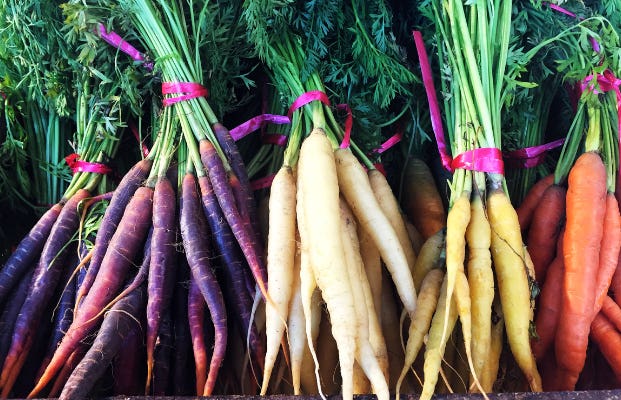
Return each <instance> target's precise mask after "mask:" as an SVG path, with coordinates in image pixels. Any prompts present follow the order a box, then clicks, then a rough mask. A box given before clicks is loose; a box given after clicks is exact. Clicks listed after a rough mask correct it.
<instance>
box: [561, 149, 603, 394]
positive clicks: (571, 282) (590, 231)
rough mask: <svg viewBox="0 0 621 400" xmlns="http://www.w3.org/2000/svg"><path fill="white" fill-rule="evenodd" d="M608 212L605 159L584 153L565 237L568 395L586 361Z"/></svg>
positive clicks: (574, 177) (573, 181)
mask: <svg viewBox="0 0 621 400" xmlns="http://www.w3.org/2000/svg"><path fill="white" fill-rule="evenodd" d="M605 211H606V167H605V166H604V163H603V161H602V159H601V157H600V156H599V154H597V153H594V152H586V153H583V154H581V155H580V157H578V159H577V160H576V162H575V164H574V165H573V167H572V168H571V170H570V172H569V178H568V189H567V224H566V227H565V235H564V237H563V256H564V262H565V278H564V286H563V292H562V306H561V316H560V317H559V324H558V330H557V336H556V338H557V339H556V343H555V349H556V359H557V362H558V365H559V369H560V371H561V373H562V376H563V379H562V381H563V387H562V388H561V389H564V390H573V389H574V386H575V384H576V381H577V380H578V376H579V374H580V371H582V368H583V366H584V361H585V359H586V349H587V345H588V340H589V327H590V325H591V321H592V319H593V305H594V304H595V290H596V286H597V285H596V280H597V270H598V268H599V264H600V263H599V256H600V248H601V241H602V234H603V227H604V214H605Z"/></svg>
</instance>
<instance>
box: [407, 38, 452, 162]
mask: <svg viewBox="0 0 621 400" xmlns="http://www.w3.org/2000/svg"><path fill="white" fill-rule="evenodd" d="M412 35H413V36H414V44H415V45H416V52H417V53H418V60H419V63H420V70H421V75H422V78H423V86H424V87H425V92H426V93H427V101H428V103H429V115H430V117H431V128H432V130H433V134H434V136H435V139H436V143H437V145H438V152H439V153H440V159H441V161H442V166H444V168H445V169H446V170H447V171H449V172H452V171H453V167H452V166H451V164H452V162H453V160H452V158H451V156H450V155H449V153H448V151H447V146H446V140H445V139H444V128H443V126H442V115H441V113H440V106H439V103H438V97H437V95H436V88H435V85H434V83H433V74H432V72H431V64H429V57H428V56H427V50H426V49H425V43H424V41H423V35H422V34H421V32H420V31H413V32H412Z"/></svg>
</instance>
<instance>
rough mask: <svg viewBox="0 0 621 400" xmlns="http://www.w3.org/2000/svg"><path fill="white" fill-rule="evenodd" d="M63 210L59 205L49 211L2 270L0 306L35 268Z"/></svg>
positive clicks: (0, 276) (61, 205) (0, 270)
mask: <svg viewBox="0 0 621 400" xmlns="http://www.w3.org/2000/svg"><path fill="white" fill-rule="evenodd" d="M62 208H63V204H61V203H58V204H54V205H53V206H52V207H51V208H50V209H49V210H47V211H46V212H45V214H43V215H42V216H41V218H39V221H38V222H37V223H36V224H35V226H33V227H32V229H31V230H30V232H28V234H27V235H26V236H25V237H24V238H23V239H22V241H21V242H20V243H19V245H18V246H17V248H16V249H15V251H14V252H13V253H12V254H11V256H10V257H9V259H8V260H7V261H6V262H5V263H4V266H3V267H2V269H0V304H2V302H3V301H4V299H5V298H6V296H7V294H8V293H9V291H10V290H11V289H12V288H13V286H15V285H16V284H17V282H19V280H20V278H21V277H22V276H23V275H24V274H25V273H26V271H27V270H28V269H31V268H34V265H35V262H36V261H37V258H38V257H39V255H40V254H41V250H42V249H43V246H44V245H45V241H46V239H47V238H48V236H49V235H50V231H51V230H52V226H53V225H54V222H55V221H56V219H57V218H58V216H59V215H60V211H61V210H62Z"/></svg>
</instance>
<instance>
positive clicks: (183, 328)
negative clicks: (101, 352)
mask: <svg viewBox="0 0 621 400" xmlns="http://www.w3.org/2000/svg"><path fill="white" fill-rule="evenodd" d="M178 257H179V268H178V269H177V276H176V278H175V291H174V293H173V305H172V309H173V318H174V321H173V324H174V325H173V329H174V335H175V337H174V346H173V348H174V349H176V352H175V357H174V359H173V364H172V369H173V372H172V380H173V384H172V391H171V394H172V395H174V396H190V395H192V394H196V392H194V391H193V389H194V387H195V385H194V382H193V381H192V377H191V374H188V373H187V371H188V370H192V368H193V361H192V360H193V357H192V337H191V335H190V325H189V324H188V292H189V288H188V287H187V285H186V284H185V283H186V282H188V281H190V267H189V266H188V264H187V260H186V259H185V257H183V255H181V254H180V253H179V254H178ZM141 337H142V335H141ZM141 342H142V340H141ZM117 393H118V392H117ZM130 395H131V393H130Z"/></svg>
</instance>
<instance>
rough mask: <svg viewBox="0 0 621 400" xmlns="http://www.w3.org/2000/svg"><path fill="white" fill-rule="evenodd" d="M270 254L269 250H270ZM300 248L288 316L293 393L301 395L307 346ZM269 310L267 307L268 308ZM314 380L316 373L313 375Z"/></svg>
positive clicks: (297, 253)
mask: <svg viewBox="0 0 621 400" xmlns="http://www.w3.org/2000/svg"><path fill="white" fill-rule="evenodd" d="M268 254H269V251H268ZM300 262H301V261H300V249H299V248H297V249H296V252H295V255H294V260H293V271H292V278H293V280H292V282H291V296H290V301H289V304H288V307H289V313H288V318H287V342H288V344H289V360H290V361H289V362H290V363H291V383H292V385H293V394H294V395H299V394H301V393H302V391H301V366H302V359H303V357H304V348H305V347H306V325H305V324H306V323H305V319H304V309H303V307H302V287H301V285H300ZM266 311H267V309H266ZM313 380H314V375H313Z"/></svg>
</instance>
